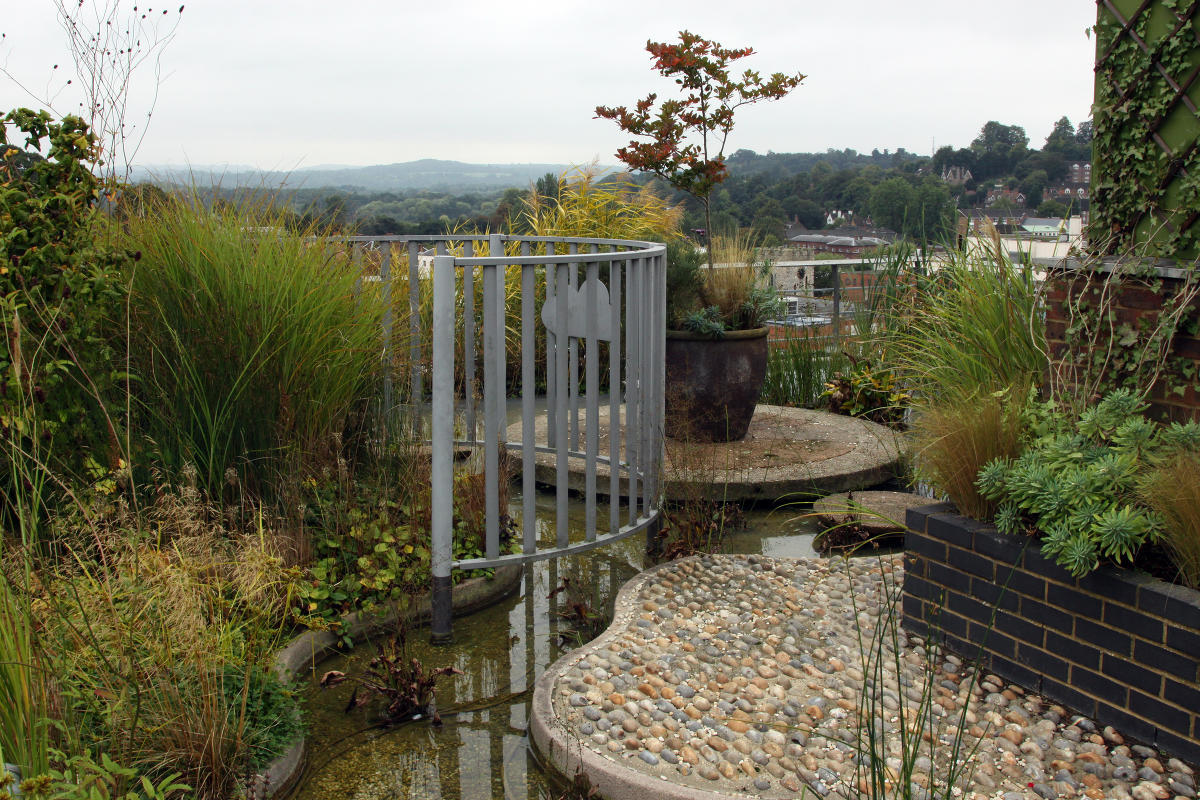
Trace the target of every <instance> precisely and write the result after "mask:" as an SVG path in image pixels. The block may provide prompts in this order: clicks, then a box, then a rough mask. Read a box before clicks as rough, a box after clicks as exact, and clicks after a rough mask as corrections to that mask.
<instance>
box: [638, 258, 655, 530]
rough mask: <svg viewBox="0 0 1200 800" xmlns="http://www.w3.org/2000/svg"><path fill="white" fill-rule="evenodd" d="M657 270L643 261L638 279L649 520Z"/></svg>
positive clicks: (645, 496) (642, 452)
mask: <svg viewBox="0 0 1200 800" xmlns="http://www.w3.org/2000/svg"><path fill="white" fill-rule="evenodd" d="M653 271H654V259H653V258H647V259H644V260H643V261H642V271H641V275H640V276H639V280H638V287H639V289H638V294H639V295H641V297H642V301H641V311H642V316H643V321H644V323H645V327H644V328H643V330H642V342H641V352H640V353H639V356H638V360H639V361H641V364H642V373H641V380H640V381H639V382H638V394H639V395H640V396H641V399H640V400H639V402H638V411H639V412H640V415H641V419H640V420H639V421H638V433H639V434H640V436H639V438H640V441H641V445H640V448H639V449H640V453H639V455H640V457H641V462H642V498H641V500H642V503H641V506H642V513H641V514H640V516H643V517H646V516H649V515H650V485H651V480H652V479H651V477H650V473H651V471H652V469H653V467H654V453H653V431H652V430H651V426H652V424H653V419H654V411H655V409H654V397H653V395H652V394H651V392H650V387H651V386H652V384H653V381H654V363H655V359H654V355H655V354H654V347H653V345H652V344H651V342H652V340H653V337H654V327H653V326H654V292H653V291H652V289H651V286H652V284H651V280H650V276H651V275H652V274H653Z"/></svg>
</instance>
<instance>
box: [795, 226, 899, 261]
mask: <svg viewBox="0 0 1200 800" xmlns="http://www.w3.org/2000/svg"><path fill="white" fill-rule="evenodd" d="M894 241H896V233H895V231H889V230H887V229H885V228H860V227H851V226H843V227H840V228H830V229H827V230H823V231H819V232H812V233H801V234H798V235H796V236H791V237H789V238H788V242H789V243H790V244H793V245H796V246H797V247H798V248H799V249H801V250H806V251H807V252H808V253H809V254H811V255H815V254H817V253H835V254H837V255H840V256H845V257H847V258H858V257H860V256H862V255H863V254H864V253H868V252H871V251H873V250H875V249H876V248H879V247H882V246H884V245H888V244H891V243H892V242H894Z"/></svg>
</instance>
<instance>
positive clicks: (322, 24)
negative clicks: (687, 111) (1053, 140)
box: [0, 0, 1096, 169]
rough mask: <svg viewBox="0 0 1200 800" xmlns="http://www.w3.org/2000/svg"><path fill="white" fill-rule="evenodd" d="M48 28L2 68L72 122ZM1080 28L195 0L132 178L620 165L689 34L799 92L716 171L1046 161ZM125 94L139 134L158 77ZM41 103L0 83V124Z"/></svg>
mask: <svg viewBox="0 0 1200 800" xmlns="http://www.w3.org/2000/svg"><path fill="white" fill-rule="evenodd" d="M75 2H76V0H66V4H67V5H69V6H73V5H75ZM92 2H93V0H85V3H89V4H91V3H92ZM95 2H97V3H103V2H109V3H116V2H121V3H122V4H127V5H132V4H129V3H127V2H126V0H95ZM56 8H57V1H56V0H28V1H27V2H20V3H17V2H12V3H7V4H6V8H5V11H4V13H3V14H2V15H0V32H2V33H4V34H5V38H4V39H3V40H0V65H2V66H4V68H5V69H7V71H8V72H10V73H11V74H12V75H13V76H14V77H16V78H17V79H19V80H20V81H21V82H22V83H23V84H25V86H27V87H29V88H31V89H33V90H34V91H35V93H38V94H41V95H46V94H50V95H53V96H54V99H55V108H56V109H58V110H59V111H71V110H72V109H73V108H75V107H76V104H77V103H78V97H77V96H75V95H73V94H72V90H73V89H74V88H75V86H77V85H78V81H76V82H75V84H74V85H72V86H71V87H65V88H64V87H63V84H64V82H65V78H67V77H70V76H69V75H65V74H64V73H66V72H68V71H69V70H70V69H71V63H70V57H69V54H68V52H69V51H68V49H67V44H66V37H65V35H64V33H63V30H62V28H61V26H60V25H59V23H58V20H57V12H56ZM177 8H178V6H172V7H171V14H170V15H169V17H168V18H170V17H171V16H174V14H175V9H177ZM161 10H162V9H161V7H159V8H156V10H155V13H156V14H157V13H159V12H160V11H161ZM1095 14H1096V6H1095V3H1094V2H1090V1H1089V0H1008V2H1005V3H1000V4H996V3H982V2H977V0H905V1H904V2H898V1H897V0H841V2H837V1H836V0H835V2H829V0H822V2H815V1H814V0H780V1H778V2H776V0H743V1H742V2H730V0H724V1H723V2H712V1H710V0H686V2H671V3H660V2H657V1H656V0H599V1H597V0H590V1H589V2H576V1H575V0H562V1H560V2H556V3H553V4H552V3H548V2H529V0H508V2H498V1H497V0H488V2H482V1H478V0H470V1H469V2H467V1H463V0H421V2H419V3H418V2H412V0H400V1H399V2H396V0H391V1H390V2H376V0H340V2H330V1H329V0H321V1H320V2H315V0H288V2H275V1H273V0H272V1H271V2H267V1H266V0H192V2H189V4H188V5H187V7H186V8H185V10H184V11H183V14H182V16H181V18H180V21H179V25H178V28H177V30H176V34H175V38H174V40H173V41H171V42H170V44H169V46H168V47H167V48H166V49H165V50H164V52H163V53H162V59H161V64H162V80H161V86H160V89H159V96H158V103H157V107H156V108H155V110H154V116H153V119H152V120H151V122H150V125H149V127H148V128H146V131H147V135H146V137H145V139H144V142H143V144H142V147H141V150H140V152H139V153H138V157H137V163H139V164H168V163H170V164H192V165H196V166H199V165H208V164H238V165H253V166H258V167H262V168H268V169H294V168H296V167H309V166H316V165H320V164H382V163H392V162H399V161H411V160H414V159H418V158H444V159H454V160H459V161H470V162H489V163H511V162H553V163H574V164H582V163H586V162H588V161H591V160H592V159H599V160H600V161H601V162H602V163H615V159H614V157H613V152H614V151H615V150H616V149H617V148H618V147H619V146H621V145H622V144H624V142H625V137H623V136H622V134H621V133H620V131H619V130H618V129H617V128H616V126H615V124H614V123H612V122H610V121H607V120H600V119H595V118H594V111H593V109H594V108H595V106H596V105H598V104H604V105H620V104H625V105H628V104H632V103H633V102H634V101H636V100H637V99H638V98H640V97H642V96H644V95H645V94H647V93H648V92H650V91H652V90H659V91H660V92H661V91H663V90H666V91H667V92H669V91H670V88H671V84H670V83H663V82H661V80H660V79H657V76H655V75H654V74H653V73H652V72H651V71H650V57H649V55H648V54H647V53H646V52H645V49H644V48H645V43H646V40H647V39H654V40H657V41H662V40H670V39H673V38H675V36H676V34H677V32H678V31H679V30H681V29H684V28H686V29H688V30H691V31H693V32H695V33H698V34H700V35H702V36H705V37H707V38H710V39H715V40H717V41H719V42H721V43H722V44H724V45H726V46H730V47H733V46H737V47H745V46H751V47H754V48H755V50H756V51H757V52H756V53H755V55H754V56H752V57H750V58H749V59H745V60H744V61H743V62H741V63H743V64H746V65H747V66H750V67H753V68H755V69H758V70H759V71H760V72H762V73H769V72H775V71H783V72H797V71H798V72H802V73H804V74H805V75H807V78H806V79H805V80H804V83H803V84H802V85H801V86H800V87H799V88H798V89H796V90H795V91H794V92H793V93H792V94H791V95H790V96H789V97H787V98H786V99H784V100H782V101H779V102H775V103H767V104H761V105H759V106H756V107H753V108H748V109H742V110H741V111H739V116H738V119H737V125H736V128H735V130H734V132H733V134H732V136H731V138H730V146H729V148H728V152H732V151H733V150H737V149H741V148H746V149H750V150H755V151H757V152H760V153H765V152H767V151H769V150H773V151H776V152H801V151H824V150H826V149H827V148H831V147H832V148H838V149H841V148H845V147H851V148H854V149H856V150H859V151H861V152H868V153H869V152H870V151H871V149H872V148H879V149H881V150H883V149H885V148H886V149H890V150H895V149H896V148H898V147H904V148H906V149H907V150H909V151H912V152H917V153H922V154H928V153H930V152H931V149H932V148H933V147H934V145H935V143H936V146H938V147H940V146H942V145H946V144H950V145H954V146H955V147H965V146H966V145H968V144H969V143H970V141H971V139H973V138H974V137H975V135H976V134H977V133H978V131H979V128H980V127H981V126H982V125H983V123H985V122H987V121H988V120H990V119H995V120H998V121H1001V122H1004V123H1007V124H1017V125H1021V126H1023V127H1024V128H1025V130H1026V132H1027V133H1028V134H1029V137H1030V140H1031V141H1030V144H1031V145H1032V146H1034V147H1040V146H1041V145H1042V143H1043V141H1044V140H1045V137H1046V135H1047V134H1048V133H1049V132H1050V129H1051V127H1052V125H1053V123H1054V121H1055V120H1057V119H1058V118H1059V117H1061V116H1063V115H1066V116H1068V117H1070V118H1071V120H1072V122H1076V123H1077V122H1079V121H1080V120H1081V119H1085V118H1086V117H1087V116H1088V114H1089V108H1090V105H1091V101H1092V61H1093V57H1094V42H1093V40H1092V39H1089V38H1088V37H1087V35H1086V29H1087V28H1088V26H1089V25H1091V24H1092V23H1093V22H1094V21H1095ZM56 63H57V64H59V65H60V67H59V69H58V71H57V72H54V71H52V69H51V68H52V66H53V65H54V64H56ZM135 79H136V80H138V81H139V82H138V83H137V85H136V87H135V89H134V91H133V93H132V95H131V100H130V105H131V109H130V115H129V119H130V122H131V123H134V124H135V125H138V126H144V122H145V119H144V115H145V112H146V110H147V106H148V96H149V88H150V86H151V85H152V84H153V83H154V75H153V70H152V68H151V67H150V66H147V67H145V68H143V69H142V70H141V71H140V72H139V73H138V74H137V75H136V76H135ZM35 102H36V101H35V100H34V99H33V98H31V97H29V96H28V95H27V94H26V93H25V92H23V91H22V90H21V89H20V88H19V87H18V86H16V85H14V83H13V82H12V81H11V80H8V79H5V78H3V77H2V76H0V108H10V107H13V106H18V105H29V104H33V103H35Z"/></svg>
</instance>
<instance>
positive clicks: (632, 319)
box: [625, 258, 642, 525]
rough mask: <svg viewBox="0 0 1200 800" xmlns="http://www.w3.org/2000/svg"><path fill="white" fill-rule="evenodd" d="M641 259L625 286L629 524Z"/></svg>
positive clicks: (637, 448)
mask: <svg viewBox="0 0 1200 800" xmlns="http://www.w3.org/2000/svg"><path fill="white" fill-rule="evenodd" d="M641 268H642V259H640V258H635V259H631V260H630V262H629V280H628V281H627V285H626V289H625V298H626V301H625V326H626V327H625V331H626V337H625V352H626V356H625V358H626V363H627V364H628V369H627V370H626V372H627V373H628V377H627V379H626V384H625V451H626V458H627V459H628V461H629V524H630V525H632V524H634V523H636V522H637V518H638V479H639V477H640V475H639V474H638V471H639V470H640V469H641V458H640V453H641V443H642V435H641V428H640V427H639V425H640V424H641V419H642V415H641V406H640V403H639V401H640V396H639V394H640V389H639V383H640V382H641V334H642V325H641V302H640V301H641V298H640V297H638V285H639V276H640V275H641V271H642V269H641Z"/></svg>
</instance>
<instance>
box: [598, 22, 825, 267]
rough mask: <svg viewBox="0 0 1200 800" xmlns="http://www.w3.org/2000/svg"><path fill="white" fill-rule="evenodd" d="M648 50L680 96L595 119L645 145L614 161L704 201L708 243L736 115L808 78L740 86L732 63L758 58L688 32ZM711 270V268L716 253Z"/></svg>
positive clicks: (605, 111)
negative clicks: (713, 206) (611, 123)
mask: <svg viewBox="0 0 1200 800" xmlns="http://www.w3.org/2000/svg"><path fill="white" fill-rule="evenodd" d="M646 51H647V52H649V53H650V55H651V56H653V57H654V69H655V70H657V71H658V72H659V73H660V74H661V75H663V76H664V77H668V78H673V79H674V80H675V83H677V84H678V85H679V87H680V91H681V93H682V95H683V96H682V97H681V98H678V99H672V100H664V101H662V103H661V105H658V106H657V107H656V105H655V104H656V102H657V101H658V95H657V94H650V95H649V96H648V97H646V98H645V99H644V100H639V101H638V102H637V104H636V105H635V106H634V107H633V108H632V109H629V108H626V107H625V106H614V107H609V106H597V107H596V115H597V116H600V117H603V118H604V119H611V120H615V121H616V123H617V125H618V126H620V128H621V130H623V131H625V132H627V133H630V134H633V135H634V136H637V137H643V139H645V141H643V140H642V139H634V140H633V141H631V142H630V143H629V144H628V145H627V146H626V147H622V148H621V149H620V150H618V151H617V154H616V155H617V158H619V159H621V161H623V162H625V164H627V165H628V166H629V167H630V168H632V169H635V170H641V171H643V172H651V173H653V174H655V175H658V176H659V177H661V178H663V179H664V180H666V181H667V182H669V183H670V184H671V185H672V186H674V187H675V188H677V189H680V190H681V191H684V192H687V193H688V194H690V195H692V196H693V197H695V198H696V199H697V200H699V201H700V204H701V206H703V207H704V225H705V233H706V236H707V235H708V234H709V233H711V231H712V216H711V211H710V207H709V196H710V195H711V194H712V191H713V189H714V188H715V187H716V185H717V184H719V183H720V182H721V181H723V180H724V179H725V176H726V173H727V170H726V167H725V142H726V140H727V139H728V138H729V132H730V131H732V130H733V112H734V110H736V109H737V108H739V107H741V106H745V105H751V104H753V103H757V102H759V101H760V100H779V99H780V98H782V97H785V96H786V95H787V94H788V92H790V91H791V90H792V89H794V88H796V86H798V85H799V84H800V81H802V80H804V76H803V75H801V74H799V73H797V74H795V75H785V74H783V73H782V72H776V73H774V74H773V75H771V76H770V77H769V78H766V79H764V78H763V77H762V76H761V75H759V74H758V73H757V72H755V71H754V70H750V69H748V70H746V71H745V72H743V73H742V75H741V77H740V78H737V79H735V78H733V77H732V76H731V75H730V72H729V66H730V64H731V63H732V62H734V61H737V60H739V59H742V58H746V57H747V56H749V55H751V54H753V53H754V50H753V48H749V47H745V48H740V49H730V48H726V47H722V46H721V45H720V44H718V43H717V42H713V41H710V40H708V39H704V38H702V37H700V36H697V35H696V34H694V33H690V32H689V31H680V33H679V42H678V43H671V42H646ZM708 266H709V268H710V269H711V268H712V266H713V257H712V248H711V247H709V253H708Z"/></svg>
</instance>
